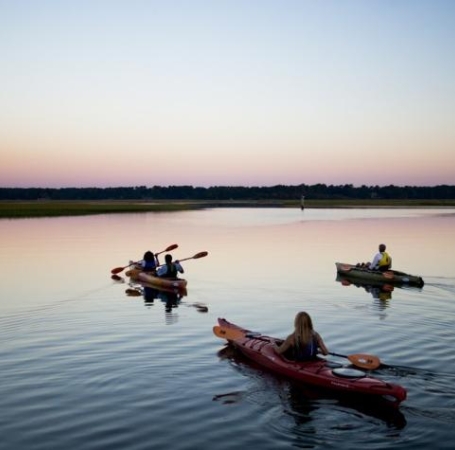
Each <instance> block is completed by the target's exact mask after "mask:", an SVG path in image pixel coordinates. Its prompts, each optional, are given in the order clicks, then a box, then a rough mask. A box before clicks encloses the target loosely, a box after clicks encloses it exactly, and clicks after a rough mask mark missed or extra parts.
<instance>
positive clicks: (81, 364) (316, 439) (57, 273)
mask: <svg viewBox="0 0 455 450" xmlns="http://www.w3.org/2000/svg"><path fill="white" fill-rule="evenodd" d="M454 225H455V210H451V209H427V210H423V209H403V210H401V209H390V210H388V209H381V210H370V209H362V210H351V209H346V210H340V209H334V210H331V209H327V210H311V209H306V210H305V211H300V210H297V209H296V210H293V209H292V210H291V209H269V208H266V209H259V208H258V209H242V208H239V209H210V210H204V211H190V212H175V213H141V214H130V215H123V214H122V215H100V216H88V217H62V218H50V219H49V218H46V219H19V220H0V245H1V251H2V253H1V255H2V256H1V257H0V269H1V271H2V274H3V279H2V286H1V288H0V292H1V296H0V340H1V343H2V344H1V347H0V377H1V383H0V405H1V408H0V431H1V435H2V447H3V448H8V449H10V448H11V449H50V448H84V449H104V448H110V449H115V448H118V449H124V448H128V449H162V448H172V449H182V450H183V449H200V450H203V449H213V447H214V446H216V447H217V448H218V449H219V450H224V449H234V448H235V449H236V448H246V447H248V446H252V447H253V448H261V449H281V448H283V449H284V448H321V449H327V448H337V449H352V448H355V447H358V448H372V449H374V448H377V449H385V448H400V449H401V448H409V449H411V448H412V449H424V448H425V449H426V448H429V447H431V448H440V449H445V448H447V449H448V448H452V446H453V444H452V442H453V439H454V438H455V431H454V428H453V424H454V423H455V413H454V411H455V387H454V386H455V383H454V382H455V354H454V352H453V348H454V346H455V333H454V331H453V317H454V312H455V304H454V300H455V272H454V269H453V268H454V267H455V256H454V255H453V252H452V251H451V250H452V249H453V248H454V244H455V237H454V236H455V235H454V233H453V229H454ZM380 242H385V243H386V244H387V246H388V250H389V251H390V253H391V255H392V257H393V262H394V267H395V268H396V269H398V270H403V271H406V272H408V273H412V274H415V275H420V276H422V277H423V278H424V280H425V286H424V287H423V288H422V289H411V288H407V289H400V288H395V289H393V291H391V292H390V291H389V292H387V293H384V292H381V291H380V290H379V291H378V290H375V289H370V288H365V287H362V286H355V285H349V286H345V285H343V284H342V283H340V282H338V281H336V273H335V262H336V261H342V262H358V261H366V260H369V259H371V258H372V256H373V254H374V253H375V251H376V250H377V246H378V244H379V243H380ZM174 243H177V244H178V245H179V247H178V249H177V250H175V251H174V252H173V255H174V257H176V258H186V257H191V256H192V255H195V254H197V253H198V252H200V251H208V252H209V255H208V256H207V257H205V258H201V259H197V260H188V261H186V262H185V263H183V264H184V267H185V270H186V273H185V277H186V278H187V280H188V292H187V295H186V296H184V297H182V298H180V299H177V300H176V299H172V298H171V299H170V300H169V297H166V296H161V297H158V298H155V299H154V301H153V302H150V301H146V300H145V299H144V298H143V297H142V296H128V295H126V290H127V289H131V288H132V286H129V285H128V279H127V278H125V277H122V279H121V280H117V281H116V280H112V279H111V278H110V275H111V274H110V270H111V269H112V268H114V267H117V266H124V265H126V264H127V263H128V261H129V260H130V259H138V258H140V257H141V256H142V254H143V253H144V251H145V250H149V249H150V250H152V251H160V250H163V249H165V248H166V247H167V246H169V245H170V244H174ZM120 275H123V274H120ZM173 300H174V303H173ZM200 304H203V305H206V306H207V308H208V312H202V311H201V310H200V309H198V308H197V305H200ZM300 310H306V311H308V312H309V313H310V314H311V315H312V317H313V320H314V324H315V327H316V328H317V330H318V331H319V332H320V333H321V334H322V335H323V337H324V340H325V342H326V344H327V345H328V346H329V349H330V350H331V351H333V352H338V353H342V354H350V353H358V352H362V353H371V354H375V355H377V356H379V357H380V358H381V360H382V361H383V362H385V363H386V364H389V365H393V366H396V367H394V368H392V369H381V370H380V371H378V372H376V375H377V376H380V377H381V378H384V379H386V380H389V381H390V382H393V383H398V384H401V385H403V386H404V387H406V389H407V390H408V399H407V400H406V401H405V402H404V403H403V404H402V406H401V407H400V409H399V411H397V412H395V413H391V412H389V411H383V410H381V409H378V408H375V407H374V405H369V404H364V403H358V402H350V401H346V399H340V398H337V397H336V396H333V395H331V393H327V392H324V391H322V392H321V391H316V390H314V389H312V388H308V387H305V386H299V385H295V384H293V383H290V382H289V381H287V380H285V379H282V378H279V377H276V376H274V375H271V374H269V373H266V372H264V371H262V370H261V369H260V368H257V367H255V366H254V365H252V364H249V363H248V362H247V361H245V360H243V359H242V358H240V357H239V356H238V355H236V354H235V353H233V352H232V351H230V349H229V348H226V347H225V346H224V342H223V341H221V340H220V339H218V338H216V337H215V336H214V335H213V333H212V326H213V325H215V324H216V319H217V317H226V318H227V319H229V320H231V321H233V322H236V323H238V324H240V325H242V326H245V327H247V328H250V329H253V330H258V331H261V332H263V333H266V334H269V335H273V336H279V337H283V336H285V335H286V334H288V333H289V332H290V331H291V330H292V321H293V318H294V315H295V313H296V312H297V311H300ZM342 362H345V361H342Z"/></svg>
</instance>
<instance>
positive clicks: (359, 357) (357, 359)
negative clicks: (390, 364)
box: [213, 325, 387, 370]
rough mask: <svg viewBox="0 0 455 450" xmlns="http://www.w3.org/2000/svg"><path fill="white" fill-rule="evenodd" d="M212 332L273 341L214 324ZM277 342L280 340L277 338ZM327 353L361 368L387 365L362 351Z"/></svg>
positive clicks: (223, 337)
mask: <svg viewBox="0 0 455 450" xmlns="http://www.w3.org/2000/svg"><path fill="white" fill-rule="evenodd" d="M213 333H214V334H215V335H216V336H218V337H219V338H222V339H227V340H228V341H235V340H236V339H241V338H244V337H254V338H256V339H261V340H264V341H268V342H273V339H272V338H262V337H261V336H260V335H257V334H256V333H251V332H244V331H242V330H236V329H231V328H226V327H221V326H219V325H215V326H214V327H213ZM276 341H277V342H279V341H280V340H279V339H277V340H276ZM329 355H333V356H339V357H341V358H347V359H348V360H349V362H350V363H351V364H353V365H354V366H356V367H360V368H361V369H369V370H374V369H377V368H378V367H379V366H383V367H387V366H386V365H385V364H382V363H381V361H380V359H379V358H378V357H377V356H375V355H366V354H363V353H356V354H353V355H340V354H339V353H333V352H329Z"/></svg>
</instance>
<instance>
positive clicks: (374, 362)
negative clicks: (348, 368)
mask: <svg viewBox="0 0 455 450" xmlns="http://www.w3.org/2000/svg"><path fill="white" fill-rule="evenodd" d="M329 355H333V356H339V357H341V358H347V359H348V360H349V362H350V363H351V364H353V365H354V366H356V367H360V368H361V369H368V370H374V369H377V368H378V367H379V366H384V367H385V364H382V363H381V360H380V359H379V358H378V357H377V356H375V355H367V354H365V353H355V354H353V355H340V354H339V353H333V352H329Z"/></svg>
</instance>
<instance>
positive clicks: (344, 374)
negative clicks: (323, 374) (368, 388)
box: [332, 367, 366, 378]
mask: <svg viewBox="0 0 455 450" xmlns="http://www.w3.org/2000/svg"><path fill="white" fill-rule="evenodd" d="M332 373H333V374H334V375H336V376H337V377H341V378H363V377H365V376H366V373H365V372H362V371H361V370H357V369H350V368H349V367H340V368H336V369H333V370H332Z"/></svg>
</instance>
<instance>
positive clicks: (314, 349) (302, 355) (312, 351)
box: [294, 336, 318, 361]
mask: <svg viewBox="0 0 455 450" xmlns="http://www.w3.org/2000/svg"><path fill="white" fill-rule="evenodd" d="M317 354H318V343H317V341H316V337H314V336H313V338H312V339H311V341H310V342H308V344H304V345H299V344H297V342H296V344H295V346H294V359H295V360H296V361H308V360H309V359H313V358H316V355H317Z"/></svg>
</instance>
